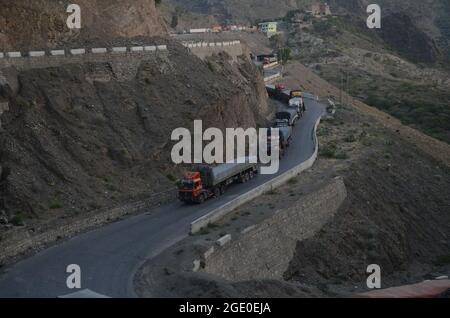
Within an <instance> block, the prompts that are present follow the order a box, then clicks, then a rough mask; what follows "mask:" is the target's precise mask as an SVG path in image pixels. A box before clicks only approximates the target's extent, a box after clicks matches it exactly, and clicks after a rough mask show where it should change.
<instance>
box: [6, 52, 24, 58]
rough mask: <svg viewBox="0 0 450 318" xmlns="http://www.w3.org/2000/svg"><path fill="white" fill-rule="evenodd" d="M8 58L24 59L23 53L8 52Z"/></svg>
mask: <svg viewBox="0 0 450 318" xmlns="http://www.w3.org/2000/svg"><path fill="white" fill-rule="evenodd" d="M6 56H7V57H9V58H18V57H22V53H20V52H8V53H6Z"/></svg>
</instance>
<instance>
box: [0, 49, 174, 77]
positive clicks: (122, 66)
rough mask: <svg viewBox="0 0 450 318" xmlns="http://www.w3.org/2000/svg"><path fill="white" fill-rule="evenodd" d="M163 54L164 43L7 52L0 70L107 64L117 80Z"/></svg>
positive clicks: (129, 74)
mask: <svg viewBox="0 0 450 318" xmlns="http://www.w3.org/2000/svg"><path fill="white" fill-rule="evenodd" d="M12 53H14V54H12ZM166 54H168V50H167V46H165V45H154V46H140V47H112V48H92V49H86V48H80V49H71V50H51V51H30V52H28V53H26V54H22V53H21V52H8V53H6V54H4V55H3V57H1V55H0V70H1V69H5V68H9V67H14V68H15V69H16V70H18V71H24V70H30V69H39V68H49V67H59V66H62V65H67V64H79V63H109V64H110V65H111V67H112V69H113V71H114V74H115V75H116V77H117V79H118V80H128V79H131V78H133V77H134V76H136V73H137V70H138V67H139V64H140V62H141V61H145V60H151V59H155V58H156V57H158V56H159V57H161V56H165V55H166Z"/></svg>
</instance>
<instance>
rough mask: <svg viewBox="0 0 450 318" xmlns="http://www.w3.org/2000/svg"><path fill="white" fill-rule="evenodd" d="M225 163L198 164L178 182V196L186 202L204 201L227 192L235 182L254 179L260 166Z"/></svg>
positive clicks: (247, 163) (247, 160)
mask: <svg viewBox="0 0 450 318" xmlns="http://www.w3.org/2000/svg"><path fill="white" fill-rule="evenodd" d="M249 161H250V160H249V158H245V162H246V163H236V162H232V163H224V164H220V165H217V166H210V165H204V164H202V165H196V166H194V168H193V169H192V171H189V172H186V173H185V174H184V177H183V179H182V180H180V181H179V182H178V198H179V200H180V201H182V202H185V203H203V202H204V201H206V200H208V199H209V198H212V197H219V196H221V195H222V194H224V193H225V191H226V189H227V187H228V186H229V185H231V184H233V183H245V182H247V181H249V180H250V179H253V178H254V177H255V176H256V175H257V173H258V168H257V164H256V163H249Z"/></svg>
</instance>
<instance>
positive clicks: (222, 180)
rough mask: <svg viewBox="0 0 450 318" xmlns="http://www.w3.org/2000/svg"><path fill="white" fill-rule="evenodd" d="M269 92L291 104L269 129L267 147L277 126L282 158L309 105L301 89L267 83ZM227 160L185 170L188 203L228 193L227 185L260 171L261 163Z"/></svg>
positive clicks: (181, 193)
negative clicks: (306, 106) (227, 161)
mask: <svg viewBox="0 0 450 318" xmlns="http://www.w3.org/2000/svg"><path fill="white" fill-rule="evenodd" d="M267 91H268V93H269V96H271V97H273V98H276V99H279V100H282V101H283V102H285V103H287V104H288V107H287V108H286V109H284V110H282V111H279V112H277V113H276V115H275V121H274V123H273V125H272V127H271V128H270V129H269V131H268V135H267V142H268V147H267V150H268V152H269V155H270V154H271V152H272V150H273V149H271V147H272V141H273V138H276V137H275V136H274V134H273V133H272V132H273V129H275V128H278V130H279V134H278V138H279V142H278V148H279V149H278V150H279V153H280V158H282V157H283V156H284V155H285V154H286V151H287V149H288V148H289V146H290V144H291V141H292V135H293V126H295V124H296V122H297V121H298V120H299V119H300V117H302V116H303V114H304V112H305V110H306V108H305V103H304V101H303V95H302V92H301V91H300V90H292V91H290V90H287V89H286V87H285V86H284V85H282V84H278V85H276V86H267ZM249 161H250V160H249V158H245V163H225V164H221V165H217V166H210V165H196V166H194V167H193V169H192V170H191V171H188V172H186V173H185V174H184V176H183V179H182V180H180V181H178V184H177V186H178V198H179V200H180V201H182V202H185V203H203V202H204V201H205V200H207V199H209V198H213V197H219V196H221V195H222V194H224V193H225V191H226V189H227V187H228V186H229V185H231V184H233V183H245V182H247V181H249V180H250V179H252V178H254V177H255V176H256V175H257V174H258V167H257V164H253V163H249Z"/></svg>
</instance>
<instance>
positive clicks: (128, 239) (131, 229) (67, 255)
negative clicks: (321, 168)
mask: <svg viewBox="0 0 450 318" xmlns="http://www.w3.org/2000/svg"><path fill="white" fill-rule="evenodd" d="M305 103H306V107H307V112H306V115H305V116H304V117H303V118H302V119H301V120H300V122H299V123H298V125H297V126H296V127H295V132H294V141H293V143H292V146H291V148H290V149H289V151H288V154H287V156H286V157H284V158H283V161H282V162H281V168H280V172H279V173H283V172H284V171H286V170H288V169H290V168H292V167H294V166H296V165H298V164H299V163H301V162H303V161H305V160H307V159H308V158H309V157H310V156H311V155H312V153H313V152H314V147H315V145H314V138H313V127H314V124H315V122H316V120H317V119H318V117H319V116H320V115H321V114H322V112H323V110H324V108H323V107H322V106H320V105H319V104H318V103H317V102H316V101H315V100H314V99H311V98H306V99H305ZM273 177H275V176H267V175H266V176H264V175H259V176H258V177H257V178H255V179H253V180H251V181H250V182H248V183H246V184H240V185H234V186H231V187H230V188H229V189H228V191H227V193H226V194H225V195H224V196H222V197H220V198H219V199H214V200H210V201H207V202H206V203H205V204H203V205H191V206H186V205H183V204H182V203H180V202H173V203H171V204H169V205H165V206H163V207H160V208H157V209H154V210H151V211H148V213H146V214H142V215H139V216H135V217H132V218H129V219H126V220H123V221H120V222H117V223H113V224H109V225H106V226H104V227H101V228H99V229H97V230H94V231H91V232H88V233H85V234H82V235H79V236H77V237H75V238H73V239H70V240H68V241H66V242H63V243H61V244H60V245H57V246H55V247H52V248H49V249H47V250H45V251H43V252H41V253H39V254H37V255H35V256H33V257H30V258H28V259H26V260H23V261H21V262H19V263H17V264H15V265H14V266H12V267H11V268H7V269H5V270H3V272H2V273H1V275H0V297H58V296H62V295H66V294H70V293H73V292H75V291H77V290H69V289H68V288H67V287H66V278H67V276H68V274H66V272H65V270H66V267H67V266H68V265H69V264H78V265H80V267H81V282H82V286H81V287H82V289H89V290H90V291H93V292H95V293H99V294H102V295H106V296H110V297H135V293H134V289H133V286H132V280H133V276H134V274H135V272H136V270H137V269H138V268H139V267H140V266H141V265H142V264H143V262H145V260H146V259H148V258H151V257H154V256H156V255H157V254H159V253H160V252H162V251H163V250H164V249H166V248H167V247H169V246H171V245H173V244H174V243H176V242H178V241H179V240H181V239H183V238H184V237H186V236H187V235H188V233H189V228H190V223H191V222H192V221H194V220H195V219H197V218H199V217H200V216H203V215H205V214H207V213H208V212H210V211H211V210H212V209H214V208H217V207H218V206H220V205H222V204H224V203H226V202H228V201H230V200H232V199H234V198H236V197H237V196H239V195H240V194H243V193H245V192H246V191H248V190H250V189H252V188H254V187H256V186H258V185H260V184H263V183H264V182H267V181H268V180H269V179H271V178H273Z"/></svg>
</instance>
